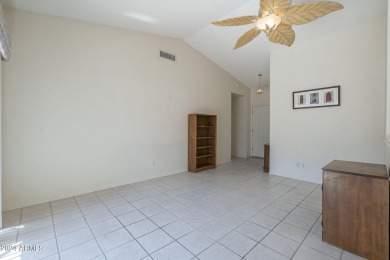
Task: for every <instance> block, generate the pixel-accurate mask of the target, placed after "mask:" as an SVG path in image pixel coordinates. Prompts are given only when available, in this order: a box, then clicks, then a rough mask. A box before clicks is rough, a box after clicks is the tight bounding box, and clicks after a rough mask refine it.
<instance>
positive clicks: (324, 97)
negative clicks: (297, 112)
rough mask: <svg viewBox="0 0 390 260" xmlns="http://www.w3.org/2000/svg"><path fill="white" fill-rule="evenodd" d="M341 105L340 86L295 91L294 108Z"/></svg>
mask: <svg viewBox="0 0 390 260" xmlns="http://www.w3.org/2000/svg"><path fill="white" fill-rule="evenodd" d="M331 106H340V86H333V87H327V88H316V89H308V90H302V91H295V92H293V109H302V108H315V107H331Z"/></svg>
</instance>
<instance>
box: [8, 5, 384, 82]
mask: <svg viewBox="0 0 390 260" xmlns="http://www.w3.org/2000/svg"><path fill="white" fill-rule="evenodd" d="M310 1H312V0H293V4H296V3H301V2H310ZM334 1H336V2H339V3H341V4H343V5H344V9H343V10H340V11H337V12H335V13H332V14H330V15H327V16H325V17H322V18H320V19H318V20H316V21H314V22H312V23H310V24H306V25H302V26H295V27H294V28H293V29H294V30H295V31H296V40H295V43H294V45H296V44H299V43H301V42H303V41H306V40H308V39H310V38H313V37H318V36H320V35H322V34H326V33H330V32H332V31H335V30H338V29H340V28H342V27H347V26H351V25H353V24H358V23H361V22H364V21H367V20H370V19H373V18H375V17H378V16H384V15H385V14H386V10H387V0H371V1H367V0H334ZM2 4H3V5H4V6H8V7H12V8H16V9H20V10H25V11H31V12H35V13H42V14H48V15H53V16H60V17H65V18H70V19H76V20H81V21H87V22H93V23H99V24H105V25H110V26H114V27H120V28H125V29H131V30H136V31H142V32H147V33H153V34H158V35H162V36H168V37H174V38H178V39H183V40H185V41H186V42H188V43H189V44H190V45H192V46H193V47H194V48H196V49H197V50H199V51H200V52H201V53H203V54H204V55H205V56H207V57H208V58H209V59H211V60H212V61H214V62H215V63H216V64H218V65H219V66H221V67H222V68H223V69H225V70H226V71H227V72H228V73H230V74H231V75H233V76H234V77H236V78H237V79H238V80H239V81H241V82H242V83H244V84H245V85H246V86H248V87H251V88H255V87H256V86H257V82H258V77H257V74H259V73H262V74H263V75H264V83H265V85H266V86H267V85H268V84H269V53H270V51H272V50H275V49H278V48H288V47H286V46H281V45H277V44H271V43H269V42H268V40H266V38H265V36H264V35H260V36H259V37H258V38H256V39H255V40H253V42H250V43H248V44H247V45H245V46H243V47H241V48H239V49H237V50H233V46H234V44H235V42H236V40H237V39H238V37H240V36H241V34H243V33H244V32H245V31H247V30H249V29H250V28H251V25H249V26H239V27H219V26H214V25H211V24H210V22H211V21H214V20H220V19H223V18H230V17H234V16H242V15H256V14H257V11H258V8H259V1H257V0H256V1H248V0H212V1H211V0H166V1H162V0H2ZM362 37H364V32H362ZM357 44H358V43H357ZM294 45H293V46H292V47H290V48H294ZM352 47H353V46H352Z"/></svg>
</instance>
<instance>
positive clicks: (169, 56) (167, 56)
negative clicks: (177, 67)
mask: <svg viewBox="0 0 390 260" xmlns="http://www.w3.org/2000/svg"><path fill="white" fill-rule="evenodd" d="M160 57H161V58H164V59H168V60H171V61H176V56H175V55H173V54H170V53H167V52H164V51H160Z"/></svg>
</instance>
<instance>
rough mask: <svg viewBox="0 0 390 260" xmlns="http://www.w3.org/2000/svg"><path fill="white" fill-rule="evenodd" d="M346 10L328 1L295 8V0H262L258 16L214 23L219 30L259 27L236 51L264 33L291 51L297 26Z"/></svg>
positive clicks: (239, 40) (245, 35) (238, 42)
mask: <svg viewBox="0 0 390 260" xmlns="http://www.w3.org/2000/svg"><path fill="white" fill-rule="evenodd" d="M342 8H343V5H342V4H339V3H335V2H328V1H321V2H311V3H302V4H297V5H293V6H291V0H260V9H259V13H258V15H252V16H240V17H236V18H230V19H225V20H221V21H214V22H212V24H214V25H219V26H240V25H246V24H251V23H254V24H255V27H253V28H252V29H250V30H249V31H247V32H246V33H244V34H243V35H242V36H241V37H240V38H239V39H238V41H237V42H236V45H235V46H234V49H237V48H240V47H241V46H243V45H245V44H247V43H248V42H250V41H252V40H253V39H254V38H255V37H257V36H258V35H259V34H260V33H261V32H264V33H265V34H266V35H267V37H268V40H270V41H271V42H275V43H279V44H283V45H286V46H288V47H290V46H291V45H292V44H293V43H294V40H295V32H294V30H293V29H292V26H293V25H301V24H306V23H309V22H311V21H313V20H315V19H317V18H319V17H322V16H325V15H327V14H329V13H332V12H334V11H337V10H340V9H342Z"/></svg>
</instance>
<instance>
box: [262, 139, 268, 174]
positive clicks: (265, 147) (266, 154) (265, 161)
mask: <svg viewBox="0 0 390 260" xmlns="http://www.w3.org/2000/svg"><path fill="white" fill-rule="evenodd" d="M263 171H264V172H269V144H265V145H264V166H263Z"/></svg>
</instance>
